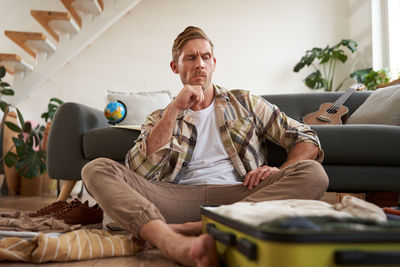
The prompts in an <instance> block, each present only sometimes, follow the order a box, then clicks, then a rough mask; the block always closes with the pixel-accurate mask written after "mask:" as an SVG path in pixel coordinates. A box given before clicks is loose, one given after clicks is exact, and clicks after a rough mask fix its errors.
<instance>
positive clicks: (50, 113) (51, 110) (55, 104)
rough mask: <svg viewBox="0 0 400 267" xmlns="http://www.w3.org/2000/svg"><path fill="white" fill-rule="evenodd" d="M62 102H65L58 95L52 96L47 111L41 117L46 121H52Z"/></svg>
mask: <svg viewBox="0 0 400 267" xmlns="http://www.w3.org/2000/svg"><path fill="white" fill-rule="evenodd" d="M62 103H64V102H63V101H62V100H60V99H58V98H56V97H53V98H50V100H49V104H48V105H47V111H46V112H43V113H42V115H41V118H42V119H44V121H45V122H51V121H52V120H53V117H54V114H56V111H57V109H58V108H59V106H60V105H61V104H62Z"/></svg>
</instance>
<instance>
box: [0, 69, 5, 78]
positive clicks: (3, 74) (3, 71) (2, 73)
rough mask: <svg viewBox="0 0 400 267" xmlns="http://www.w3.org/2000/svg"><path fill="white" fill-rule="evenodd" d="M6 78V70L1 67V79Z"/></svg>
mask: <svg viewBox="0 0 400 267" xmlns="http://www.w3.org/2000/svg"><path fill="white" fill-rule="evenodd" d="M4 76H6V68H5V67H4V66H0V79H1V78H3V77H4Z"/></svg>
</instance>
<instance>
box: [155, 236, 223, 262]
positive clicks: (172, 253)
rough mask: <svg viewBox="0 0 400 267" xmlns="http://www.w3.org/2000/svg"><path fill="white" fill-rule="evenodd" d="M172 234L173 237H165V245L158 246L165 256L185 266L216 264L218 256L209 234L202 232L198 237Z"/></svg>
mask: <svg viewBox="0 0 400 267" xmlns="http://www.w3.org/2000/svg"><path fill="white" fill-rule="evenodd" d="M173 235H174V237H173V236H169V237H168V238H167V240H168V241H167V242H168V245H167V246H163V247H160V250H161V252H163V254H164V255H165V256H166V257H168V258H169V259H171V260H174V261H176V262H179V263H182V264H184V265H187V266H197V267H216V266H218V256H217V251H216V248H215V243H214V239H213V238H212V237H211V236H210V235H209V234H203V235H201V236H198V237H192V236H184V235H181V234H176V233H174V234H173ZM172 244H174V245H172ZM163 248H164V249H163Z"/></svg>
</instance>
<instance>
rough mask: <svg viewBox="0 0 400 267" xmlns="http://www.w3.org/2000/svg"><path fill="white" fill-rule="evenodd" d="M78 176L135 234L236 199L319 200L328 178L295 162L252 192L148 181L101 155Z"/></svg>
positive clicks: (318, 168) (312, 165) (313, 165)
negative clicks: (145, 227)
mask: <svg viewBox="0 0 400 267" xmlns="http://www.w3.org/2000/svg"><path fill="white" fill-rule="evenodd" d="M82 180H83V182H84V184H85V186H86V188H87V190H88V192H89V193H90V194H91V195H92V196H93V197H94V198H95V199H96V201H97V202H98V203H99V205H100V207H101V208H102V209H103V210H104V211H105V212H106V213H107V214H108V215H109V216H110V217H111V218H112V219H113V220H114V221H116V222H119V223H120V224H121V225H122V226H123V227H125V229H129V230H130V231H131V232H132V233H133V234H134V235H135V236H137V234H138V233H139V231H140V229H141V227H142V226H143V224H145V223H147V222H149V221H150V220H155V219H160V220H163V221H165V222H167V223H183V222H189V221H199V220H200V206H202V205H223V204H231V203H234V202H238V201H251V202H260V201H264V200H277V199H320V198H321V197H322V195H323V193H324V192H325V191H326V189H327V187H328V176H327V174H326V172H325V170H324V168H323V167H322V165H321V164H319V163H318V162H316V161H313V160H304V161H299V162H296V163H294V164H292V165H290V166H288V167H286V168H284V169H282V170H281V171H279V172H277V173H275V174H273V175H271V176H269V177H268V178H267V179H265V180H264V181H262V182H261V183H260V184H259V185H258V186H257V187H255V188H254V189H253V190H249V189H248V188H247V187H245V186H244V185H242V184H239V185H194V186H190V185H177V184H172V183H167V182H158V181H148V180H146V179H145V178H143V177H141V176H139V175H138V174H136V173H135V172H133V171H132V170H130V169H128V168H127V167H125V166H123V165H121V164H120V163H118V162H115V161H113V160H110V159H106V158H98V159H95V160H93V161H91V162H89V163H88V164H86V165H85V166H84V168H83V169H82Z"/></svg>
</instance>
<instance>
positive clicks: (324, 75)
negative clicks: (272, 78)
mask: <svg viewBox="0 0 400 267" xmlns="http://www.w3.org/2000/svg"><path fill="white" fill-rule="evenodd" d="M357 46H358V44H357V43H356V42H355V41H353V40H346V39H344V40H342V41H340V42H339V43H337V44H336V45H334V46H332V47H329V45H328V46H326V47H325V48H323V49H322V48H319V47H314V48H313V49H311V50H307V51H306V54H305V55H304V56H303V57H302V58H301V60H300V61H299V62H298V63H297V64H296V65H295V66H294V68H293V71H294V72H299V71H300V70H301V69H303V68H304V67H309V66H312V67H313V68H314V72H312V73H311V74H309V75H308V76H307V77H306V78H305V80H304V82H305V84H306V85H307V86H308V87H309V88H311V89H320V88H324V90H325V91H333V90H334V91H338V90H339V89H340V88H341V87H342V85H343V83H344V81H345V80H346V79H347V78H348V77H346V78H345V79H344V80H343V81H342V82H340V83H339V85H338V86H336V87H335V88H334V86H333V80H334V77H335V72H336V67H337V62H338V61H339V62H342V63H345V62H346V61H347V59H348V56H347V55H346V54H345V51H344V50H343V49H344V48H347V49H348V50H349V51H350V52H351V53H354V52H356V51H357ZM314 61H318V62H317V63H319V64H318V65H317V64H315V62H314ZM319 67H320V68H322V71H321V70H320V68H319Z"/></svg>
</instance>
